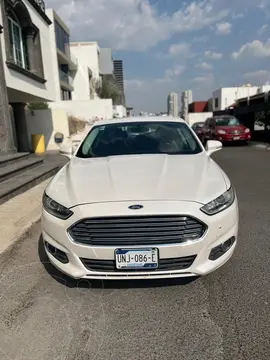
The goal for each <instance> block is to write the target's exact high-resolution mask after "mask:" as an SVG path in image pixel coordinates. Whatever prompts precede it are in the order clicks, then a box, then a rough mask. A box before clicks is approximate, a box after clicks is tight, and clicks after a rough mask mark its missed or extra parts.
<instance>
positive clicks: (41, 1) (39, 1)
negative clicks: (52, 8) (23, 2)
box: [35, 0, 45, 11]
mask: <svg viewBox="0 0 270 360" xmlns="http://www.w3.org/2000/svg"><path fill="white" fill-rule="evenodd" d="M35 3H36V4H37V5H38V6H39V7H40V8H41V10H42V11H45V2H44V1H43V0H35Z"/></svg>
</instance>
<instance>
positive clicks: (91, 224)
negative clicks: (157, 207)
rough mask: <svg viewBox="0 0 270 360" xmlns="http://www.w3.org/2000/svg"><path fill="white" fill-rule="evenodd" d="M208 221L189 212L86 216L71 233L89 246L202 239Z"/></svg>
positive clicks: (155, 243)
mask: <svg viewBox="0 0 270 360" xmlns="http://www.w3.org/2000/svg"><path fill="white" fill-rule="evenodd" d="M206 230H207V226H206V224H204V223H203V222H201V221H199V220H197V219H195V218H193V217H191V216H186V215H141V216H110V217H96V218H86V219H82V220H80V221H78V222H77V223H75V224H73V225H72V226H71V227H70V228H69V229H68V233H69V235H70V237H71V238H72V240H73V241H74V242H75V243H78V244H83V245H89V246H136V245H138V246H140V245H166V244H179V243H184V242H186V241H189V240H194V241H195V240H198V239H200V238H201V237H202V236H203V235H204V233H205V232H206Z"/></svg>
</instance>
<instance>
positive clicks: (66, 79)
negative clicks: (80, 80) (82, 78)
mask: <svg viewBox="0 0 270 360" xmlns="http://www.w3.org/2000/svg"><path fill="white" fill-rule="evenodd" d="M59 79H60V83H61V86H63V87H65V88H66V89H68V90H71V91H73V90H74V89H73V78H72V77H71V76H70V75H69V74H67V73H65V72H64V71H62V70H59Z"/></svg>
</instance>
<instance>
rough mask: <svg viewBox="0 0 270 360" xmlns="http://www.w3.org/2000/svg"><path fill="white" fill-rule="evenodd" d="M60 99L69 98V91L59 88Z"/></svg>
mask: <svg viewBox="0 0 270 360" xmlns="http://www.w3.org/2000/svg"><path fill="white" fill-rule="evenodd" d="M61 100H66V101H67V100H71V91H67V90H64V89H62V88H61Z"/></svg>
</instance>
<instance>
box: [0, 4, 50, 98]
mask: <svg viewBox="0 0 270 360" xmlns="http://www.w3.org/2000/svg"><path fill="white" fill-rule="evenodd" d="M24 4H25V5H26V7H27V9H28V11H29V14H30V16H31V20H32V22H33V23H34V25H35V26H36V27H38V28H39V31H40V42H41V51H42V59H43V69H44V77H45V79H46V80H47V82H46V83H45V84H41V83H39V82H37V81H36V80H33V79H31V78H29V77H27V76H25V75H23V74H20V73H18V72H17V71H14V70H12V69H9V68H8V67H7V66H5V77H6V83H7V87H8V88H10V89H11V90H12V94H14V95H15V96H14V97H15V98H16V94H17V96H18V99H12V101H14V100H17V101H20V97H19V96H20V93H21V94H22V99H23V101H25V100H27V95H28V94H29V95H30V96H29V101H33V96H34V97H37V98H38V99H42V100H53V97H54V89H53V72H52V55H51V51H50V48H49V47H48V44H49V41H50V31H49V26H50V25H48V24H47V23H46V21H45V20H44V19H43V18H42V17H41V16H40V15H39V14H38V12H37V11H36V10H35V9H34V8H33V7H32V6H31V5H30V3H29V2H28V1H24ZM1 11H2V10H1V7H0V23H1V24H2V13H1ZM4 31H7V29H4ZM3 39H4V38H3ZM1 43H2V52H3V60H4V62H5V61H6V48H5V42H4V41H1Z"/></svg>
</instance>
